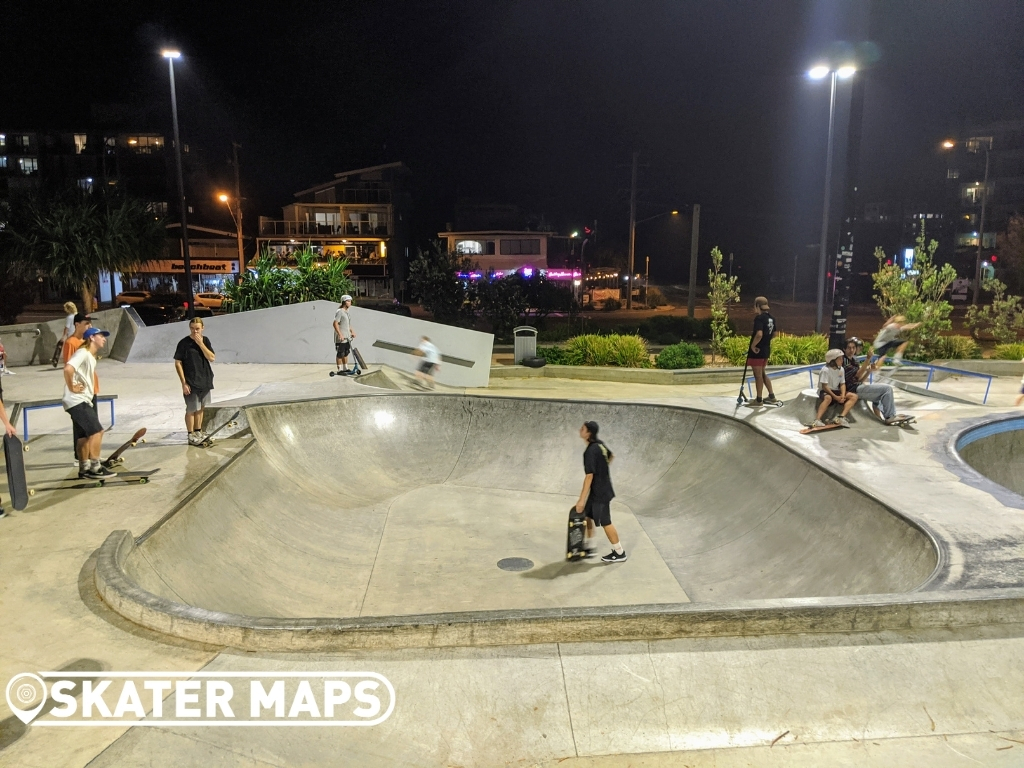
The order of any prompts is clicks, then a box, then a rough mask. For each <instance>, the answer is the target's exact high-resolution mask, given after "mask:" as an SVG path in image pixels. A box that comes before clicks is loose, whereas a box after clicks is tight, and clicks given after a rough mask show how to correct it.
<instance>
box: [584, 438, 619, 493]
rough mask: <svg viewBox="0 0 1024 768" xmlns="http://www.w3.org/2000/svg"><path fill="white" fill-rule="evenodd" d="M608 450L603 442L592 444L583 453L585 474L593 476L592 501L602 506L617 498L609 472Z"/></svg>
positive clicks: (591, 483) (591, 484) (591, 486)
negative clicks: (606, 452)
mask: <svg viewBox="0 0 1024 768" xmlns="http://www.w3.org/2000/svg"><path fill="white" fill-rule="evenodd" d="M607 450H608V448H607V447H606V446H605V444H604V443H602V442H596V443H591V444H590V445H588V446H587V450H585V451H584V452H583V472H584V474H587V475H593V476H594V479H593V480H592V481H591V482H590V498H589V500H590V501H596V502H598V503H600V504H607V503H608V502H609V501H611V500H612V499H614V498H615V489H614V488H612V477H611V474H609V472H608V458H607V456H606V454H605V451H607Z"/></svg>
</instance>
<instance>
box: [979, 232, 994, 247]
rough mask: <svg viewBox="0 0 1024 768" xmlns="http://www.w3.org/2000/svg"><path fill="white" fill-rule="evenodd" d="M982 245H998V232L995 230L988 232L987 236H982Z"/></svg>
mask: <svg viewBox="0 0 1024 768" xmlns="http://www.w3.org/2000/svg"><path fill="white" fill-rule="evenodd" d="M981 247H982V248H995V247H996V233H995V232H986V233H985V236H984V237H983V238H982V241H981Z"/></svg>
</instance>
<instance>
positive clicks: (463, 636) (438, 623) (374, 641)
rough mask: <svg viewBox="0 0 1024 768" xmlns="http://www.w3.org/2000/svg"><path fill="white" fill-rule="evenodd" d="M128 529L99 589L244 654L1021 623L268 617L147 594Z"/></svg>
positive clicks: (965, 617) (764, 605)
mask: <svg viewBox="0 0 1024 768" xmlns="http://www.w3.org/2000/svg"><path fill="white" fill-rule="evenodd" d="M135 546H136V544H135V540H134V539H133V537H132V535H131V533H130V532H129V531H114V532H113V533H111V534H110V535H109V536H108V537H107V539H106V541H105V542H104V543H103V545H102V546H101V547H100V549H99V552H98V557H97V561H96V571H95V583H96V589H97V591H98V592H99V594H100V596H101V597H102V598H103V600H104V602H106V603H107V604H108V605H109V606H110V607H111V608H112V609H113V610H115V611H116V612H117V613H119V614H120V615H122V616H124V617H125V618H127V619H129V620H130V621H133V622H134V623H136V624H139V625H141V626H144V627H147V628H149V629H152V630H155V631H157V632H162V633H165V634H169V635H173V636H174V637H179V638H184V639H187V640H193V641H197V642H202V643H208V644H213V645H221V646H230V647H233V648H239V649H241V650H247V651H302V652H310V651H314V652H316V651H335V650H346V649H394V648H440V647H458V646H494V645H520V644H531V643H559V642H603V641H621V640H664V639H671V638H685V637H723V636H752V635H779V634H794V633H824V632H879V631H884V630H896V629H900V630H906V629H934V628H943V629H944V628H953V627H958V628H959V627H970V626H988V625H1000V624H1017V623H1022V622H1024V589H1019V588H1018V589H987V590H975V591H963V592H927V593H922V592H912V593H907V594H902V595H867V596H861V597H840V598H787V599H777V600H751V601H742V602H733V603H720V604H714V605H709V604H694V603H681V604H665V605H623V606H612V607H599V608H552V609H532V610H517V611H472V612H459V613H438V614H422V615H416V616H380V617H368V618H337V619H332V618H295V619H267V618H255V617H250V616H240V615H236V614H228V613H220V612H216V611H209V610H205V609H202V608H197V607H194V606H191V605H185V604H182V603H177V602H174V601H171V600H168V599H166V598H162V597H158V596H156V595H154V594H152V593H150V592H147V591H146V590H143V589H142V588H141V587H139V586H138V585H137V584H136V583H135V582H133V581H132V580H131V579H130V578H128V576H127V575H126V573H125V570H124V563H125V561H126V560H127V559H128V557H129V555H130V554H131V553H132V551H133V549H134V548H135Z"/></svg>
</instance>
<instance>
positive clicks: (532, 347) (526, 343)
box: [512, 325, 537, 365]
mask: <svg viewBox="0 0 1024 768" xmlns="http://www.w3.org/2000/svg"><path fill="white" fill-rule="evenodd" d="M512 336H513V337H514V338H515V343H516V348H515V364H516V365H520V364H521V363H522V362H523V360H525V359H526V358H528V357H536V356H537V329H536V328H531V327H530V326H529V325H521V326H519V327H518V328H513V329H512Z"/></svg>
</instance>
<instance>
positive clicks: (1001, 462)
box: [952, 416, 1024, 506]
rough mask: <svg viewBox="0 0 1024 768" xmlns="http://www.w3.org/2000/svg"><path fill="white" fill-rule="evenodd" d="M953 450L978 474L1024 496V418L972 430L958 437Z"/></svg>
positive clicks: (989, 423) (998, 421) (997, 422)
mask: <svg viewBox="0 0 1024 768" xmlns="http://www.w3.org/2000/svg"><path fill="white" fill-rule="evenodd" d="M952 447H953V453H954V455H956V456H957V457H959V459H960V460H961V461H963V462H964V463H965V464H967V465H968V466H969V467H970V468H971V469H973V470H974V471H975V472H977V473H978V474H980V475H982V476H983V477H986V478H988V479H989V480H991V481H992V482H994V483H996V484H998V485H1000V486H1002V487H1003V488H1005V489H1007V490H1010V491H1012V492H1013V493H1015V494H1017V495H1018V496H1021V497H1024V417H1020V416H1015V417H1012V418H1008V419H1000V420H997V421H989V422H986V423H984V424H981V425H979V426H975V427H971V428H970V429H967V430H964V431H963V432H960V433H959V434H958V435H957V436H956V437H955V438H954V440H953V445H952ZM1014 506H1019V504H1015V505H1014Z"/></svg>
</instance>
